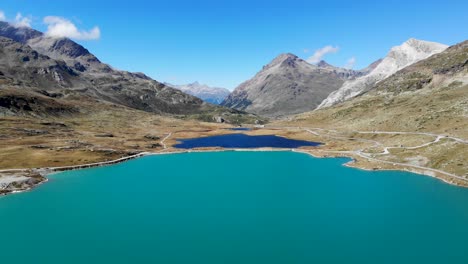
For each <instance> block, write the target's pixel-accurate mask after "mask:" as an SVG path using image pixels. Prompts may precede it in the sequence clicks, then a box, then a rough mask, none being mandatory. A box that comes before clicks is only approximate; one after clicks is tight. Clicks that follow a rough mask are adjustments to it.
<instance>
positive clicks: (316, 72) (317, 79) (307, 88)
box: [222, 53, 378, 117]
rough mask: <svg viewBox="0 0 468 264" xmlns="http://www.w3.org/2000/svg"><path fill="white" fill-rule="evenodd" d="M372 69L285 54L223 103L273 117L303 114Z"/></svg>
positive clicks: (240, 86)
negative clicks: (355, 67)
mask: <svg viewBox="0 0 468 264" xmlns="http://www.w3.org/2000/svg"><path fill="white" fill-rule="evenodd" d="M376 64H378V63H376ZM372 69H373V68H366V69H364V70H362V71H355V70H351V69H343V68H339V67H334V66H332V65H330V64H328V63H326V62H325V61H321V62H320V63H318V64H317V65H313V64H309V63H308V62H306V61H305V60H303V59H301V58H299V57H297V56H296V55H294V54H290V53H286V54H281V55H279V56H278V57H276V58H275V59H274V60H273V61H271V62H270V63H269V64H268V65H266V66H264V67H263V69H262V70H261V71H260V72H258V73H257V74H256V75H255V76H254V77H253V78H252V79H250V80H248V81H246V82H244V83H242V84H241V85H239V86H238V87H237V88H236V89H235V90H234V91H233V92H232V93H231V94H230V95H229V96H228V98H226V100H225V101H224V102H223V103H222V105H224V106H227V107H232V108H235V109H240V110H245V111H247V112H252V113H256V114H259V115H264V116H269V117H280V116H287V115H292V114H297V113H302V112H306V111H310V110H313V109H315V108H316V107H317V106H318V105H319V104H320V103H321V102H322V101H323V100H324V99H325V98H327V96H328V95H329V94H330V93H332V92H333V91H335V90H337V89H339V88H340V87H341V86H342V85H343V83H344V82H345V81H347V80H353V79H355V78H357V77H360V76H364V75H366V74H367V73H368V72H369V71H370V70H372Z"/></svg>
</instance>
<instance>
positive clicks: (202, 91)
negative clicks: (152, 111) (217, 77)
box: [165, 82, 231, 105]
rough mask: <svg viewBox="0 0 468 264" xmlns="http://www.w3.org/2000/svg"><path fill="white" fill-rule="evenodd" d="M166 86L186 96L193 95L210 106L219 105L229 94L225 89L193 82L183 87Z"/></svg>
mask: <svg viewBox="0 0 468 264" xmlns="http://www.w3.org/2000/svg"><path fill="white" fill-rule="evenodd" d="M165 84H166V85H167V86H170V87H174V88H176V89H178V90H181V91H182V92H184V93H186V94H190V95H193V96H195V97H198V98H200V99H202V100H203V101H205V102H207V103H211V104H217V105H219V104H221V103H222V102H223V101H224V99H226V97H227V96H228V95H229V94H230V93H231V92H230V91H229V90H228V89H226V88H220V87H210V86H208V85H206V84H200V83H199V82H193V83H189V84H184V85H176V84H170V83H165Z"/></svg>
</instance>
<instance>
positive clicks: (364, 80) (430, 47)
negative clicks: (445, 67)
mask: <svg viewBox="0 0 468 264" xmlns="http://www.w3.org/2000/svg"><path fill="white" fill-rule="evenodd" d="M447 47H448V46H447V45H443V44H440V43H435V42H428V41H422V40H416V39H409V40H408V41H406V42H405V43H403V44H402V45H400V46H396V47H393V48H392V49H391V50H390V52H389V53H388V55H387V56H386V57H385V58H384V59H383V60H382V61H381V62H380V63H379V64H378V65H377V66H376V67H375V68H374V69H373V70H372V71H371V72H370V73H369V74H368V75H366V76H363V77H360V78H357V79H356V80H352V81H347V82H345V83H344V84H343V86H342V87H341V88H340V89H338V90H336V91H334V92H332V93H331V94H330V95H329V96H328V97H327V98H326V99H325V100H323V102H321V103H320V105H319V107H318V108H323V107H329V106H332V105H335V104H338V103H340V102H343V101H345V100H348V99H350V98H353V97H355V96H358V95H361V94H363V93H365V92H367V91H369V90H370V89H372V87H374V85H375V84H376V83H377V82H379V81H381V80H383V79H385V78H387V77H388V76H390V75H392V74H394V73H395V72H397V71H398V70H401V69H403V68H405V67H407V66H409V65H411V64H413V63H415V62H418V61H420V60H423V59H426V58H428V57H430V56H432V55H434V54H437V53H440V52H442V51H444V50H445V49H446V48H447Z"/></svg>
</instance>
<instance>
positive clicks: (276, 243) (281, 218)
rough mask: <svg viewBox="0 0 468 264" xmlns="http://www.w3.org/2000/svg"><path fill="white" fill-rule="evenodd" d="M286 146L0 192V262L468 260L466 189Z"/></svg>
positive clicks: (145, 161)
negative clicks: (1, 194)
mask: <svg viewBox="0 0 468 264" xmlns="http://www.w3.org/2000/svg"><path fill="white" fill-rule="evenodd" d="M345 161H346V160H345V159H316V158H312V157H310V156H308V155H305V154H300V153H294V152H221V153H187V154H176V155H159V156H147V157H144V158H140V159H136V160H132V161H129V162H125V163H121V164H117V165H113V166H107V167H100V168H92V169H86V170H79V171H69V172H64V173H60V174H56V175H53V176H51V180H50V182H48V183H46V184H44V185H41V186H39V187H38V188H37V189H35V190H33V191H31V192H26V193H21V194H15V195H10V196H7V197H3V198H1V199H0V226H1V228H2V233H1V239H0V254H1V263H204V264H205V263H268V264H275V263H392V264H394V263H468V251H467V248H466V247H467V245H468V190H467V189H463V188H458V187H454V186H450V185H447V184H444V183H442V182H440V181H438V180H435V179H433V178H430V177H424V176H420V175H415V174H410V173H404V172H368V171H361V170H357V169H351V168H347V167H344V166H342V163H343V162H345Z"/></svg>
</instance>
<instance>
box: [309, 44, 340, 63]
mask: <svg viewBox="0 0 468 264" xmlns="http://www.w3.org/2000/svg"><path fill="white" fill-rule="evenodd" d="M338 50H340V48H339V47H336V46H335V47H333V46H330V45H329V46H325V47H323V48H321V49H318V50H316V51H315V53H314V55H312V56H310V57H309V58H308V59H307V62H309V63H317V62H320V61H321V60H322V58H323V56H325V55H327V54H328V53H337V52H338Z"/></svg>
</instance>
